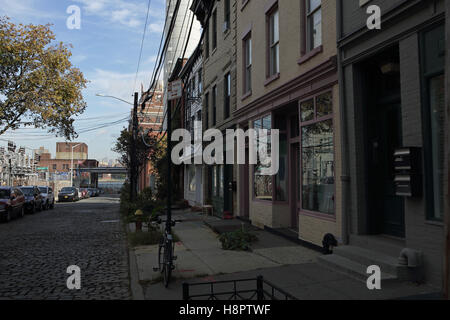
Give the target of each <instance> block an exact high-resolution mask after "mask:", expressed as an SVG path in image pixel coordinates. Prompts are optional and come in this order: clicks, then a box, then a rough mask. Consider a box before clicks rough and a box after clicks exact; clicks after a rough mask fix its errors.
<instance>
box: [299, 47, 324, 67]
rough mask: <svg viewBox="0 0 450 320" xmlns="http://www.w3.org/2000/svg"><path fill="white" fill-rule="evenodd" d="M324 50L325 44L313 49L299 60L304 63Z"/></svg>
mask: <svg viewBox="0 0 450 320" xmlns="http://www.w3.org/2000/svg"><path fill="white" fill-rule="evenodd" d="M322 52H323V46H319V47H317V48H315V49H313V50H311V51H310V52H308V53H306V54H304V55H303V56H302V57H301V58H300V59H299V60H298V61H297V63H298V64H303V63H305V62H307V61H309V60H311V59H312V58H313V57H315V56H317V55H318V54H319V53H322Z"/></svg>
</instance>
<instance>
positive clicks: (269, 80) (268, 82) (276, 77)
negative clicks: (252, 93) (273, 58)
mask: <svg viewBox="0 0 450 320" xmlns="http://www.w3.org/2000/svg"><path fill="white" fill-rule="evenodd" d="M279 78H280V73H279V72H278V73H276V74H274V75H273V76H270V77H269V78H267V80H266V81H265V82H264V87H267V86H268V85H269V84H271V83H272V82H274V81H275V80H278V79H279Z"/></svg>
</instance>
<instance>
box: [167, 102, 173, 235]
mask: <svg viewBox="0 0 450 320" xmlns="http://www.w3.org/2000/svg"><path fill="white" fill-rule="evenodd" d="M171 155H172V102H171V101H169V102H168V104H167V219H166V220H167V222H166V230H167V232H169V233H170V232H171V229H172V159H171Z"/></svg>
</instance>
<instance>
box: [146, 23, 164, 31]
mask: <svg viewBox="0 0 450 320" xmlns="http://www.w3.org/2000/svg"><path fill="white" fill-rule="evenodd" d="M148 30H149V31H150V32H156V33H162V32H163V31H164V23H151V24H150V25H149V26H148Z"/></svg>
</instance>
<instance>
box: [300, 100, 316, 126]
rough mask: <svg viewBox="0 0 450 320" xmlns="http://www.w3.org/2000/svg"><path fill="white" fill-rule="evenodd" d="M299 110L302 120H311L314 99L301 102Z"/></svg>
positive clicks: (312, 117)
mask: <svg viewBox="0 0 450 320" xmlns="http://www.w3.org/2000/svg"><path fill="white" fill-rule="evenodd" d="M300 112H301V118H302V122H306V121H311V120H313V119H314V100H313V99H311V100H308V101H305V102H302V103H301V105H300Z"/></svg>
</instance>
